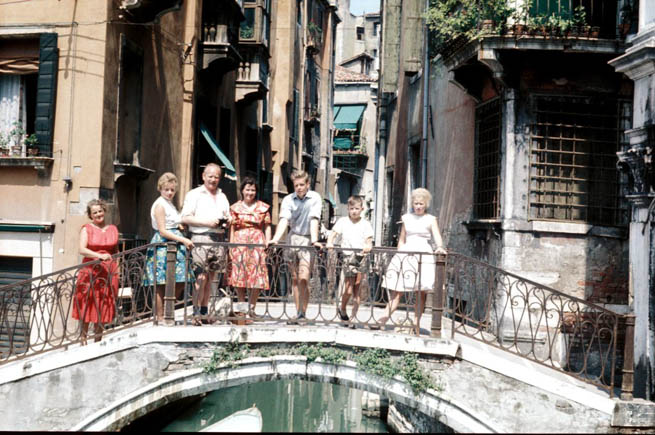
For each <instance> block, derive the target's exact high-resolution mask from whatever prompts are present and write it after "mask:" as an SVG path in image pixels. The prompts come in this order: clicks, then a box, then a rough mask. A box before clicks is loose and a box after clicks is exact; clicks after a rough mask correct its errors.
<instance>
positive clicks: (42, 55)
mask: <svg viewBox="0 0 655 435" xmlns="http://www.w3.org/2000/svg"><path fill="white" fill-rule="evenodd" d="M58 67H59V49H58V48H57V34H56V33H42V34H41V38H40V41H39V78H38V81H37V91H36V118H35V121H34V130H35V132H36V137H37V139H38V141H39V142H38V146H39V148H40V149H39V154H40V155H42V156H52V130H53V125H54V124H53V121H54V118H55V95H56V91H57V70H58Z"/></svg>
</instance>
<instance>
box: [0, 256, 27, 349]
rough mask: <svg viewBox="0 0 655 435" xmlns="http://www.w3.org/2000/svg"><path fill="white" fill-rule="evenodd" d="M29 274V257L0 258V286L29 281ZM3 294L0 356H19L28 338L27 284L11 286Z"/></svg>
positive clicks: (25, 346) (25, 347)
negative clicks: (3, 320) (3, 317)
mask: <svg viewBox="0 0 655 435" xmlns="http://www.w3.org/2000/svg"><path fill="white" fill-rule="evenodd" d="M32 273H33V271H32V257H0V286H3V285H10V284H13V283H16V282H19V281H22V280H26V279H30V278H32ZM4 292H5V294H4V295H3V314H4V316H5V322H3V325H2V327H0V354H5V355H6V354H8V353H9V351H11V352H14V353H17V354H18V353H23V352H25V350H26V349H27V344H28V342H29V337H30V311H31V308H32V301H31V299H32V298H31V288H30V284H29V283H27V284H25V285H20V286H14V287H11V288H9V289H6V290H4ZM10 346H11V347H10Z"/></svg>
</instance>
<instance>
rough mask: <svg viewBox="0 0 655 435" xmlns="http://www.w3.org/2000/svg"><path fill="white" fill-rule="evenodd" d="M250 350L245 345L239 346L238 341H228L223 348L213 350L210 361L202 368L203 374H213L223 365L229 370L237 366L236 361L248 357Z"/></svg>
mask: <svg viewBox="0 0 655 435" xmlns="http://www.w3.org/2000/svg"><path fill="white" fill-rule="evenodd" d="M249 352H250V348H249V346H248V345H247V344H241V343H239V342H238V341H230V342H228V343H226V344H225V346H224V347H221V348H218V349H214V352H213V353H212V356H211V359H210V360H209V362H208V363H207V364H205V366H204V367H203V369H204V372H205V373H213V372H215V371H216V370H218V368H219V367H220V366H222V365H223V364H228V365H229V367H230V368H234V367H236V366H237V361H239V360H242V359H244V358H246V357H247V356H248V353H249Z"/></svg>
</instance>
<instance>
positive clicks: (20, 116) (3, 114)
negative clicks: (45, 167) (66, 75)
mask: <svg viewBox="0 0 655 435" xmlns="http://www.w3.org/2000/svg"><path fill="white" fill-rule="evenodd" d="M58 67H59V49H58V48H57V34H56V33H43V34H41V35H40V37H39V38H38V39H37V38H16V39H6V40H3V41H2V52H0V134H2V137H3V138H7V135H8V134H9V133H10V132H12V131H17V130H15V129H14V127H17V126H18V124H20V128H21V129H23V130H25V132H26V133H27V134H28V135H29V134H32V133H34V134H35V135H36V138H37V141H38V142H37V145H36V146H37V147H38V148H39V154H40V155H41V156H46V157H51V156H52V130H53V121H54V112H55V107H54V106H55V95H56V89H57V71H58ZM37 89H38V90H39V92H37ZM3 142H4V141H3ZM11 144H15V139H13V138H12V139H11V140H10V141H8V143H7V145H8V146H9V145H11ZM18 145H19V144H18ZM23 148H24V147H23ZM21 154H22V155H25V149H23V150H22V152H21Z"/></svg>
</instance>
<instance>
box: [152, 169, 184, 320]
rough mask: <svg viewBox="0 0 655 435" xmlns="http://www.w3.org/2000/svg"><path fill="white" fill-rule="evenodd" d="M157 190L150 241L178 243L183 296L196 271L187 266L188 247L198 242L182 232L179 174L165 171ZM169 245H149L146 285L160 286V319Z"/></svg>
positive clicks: (177, 265)
mask: <svg viewBox="0 0 655 435" xmlns="http://www.w3.org/2000/svg"><path fill="white" fill-rule="evenodd" d="M157 190H159V193H160V196H159V198H157V199H156V200H155V202H154V203H153V204H152V207H151V208H150V221H151V224H152V229H153V231H154V234H153V236H152V240H150V243H159V244H162V243H166V242H168V241H174V242H177V243H178V246H177V254H176V257H175V296H176V297H177V298H178V299H179V298H180V296H181V295H182V291H183V290H184V286H185V282H187V281H190V282H193V279H194V278H193V273H192V272H191V270H187V267H186V266H187V264H186V257H187V250H192V249H193V247H194V245H193V242H192V241H191V240H189V239H188V238H186V237H184V235H183V234H182V231H181V229H182V224H181V221H182V218H181V216H180V212H179V211H178V210H177V207H175V204H173V198H174V197H175V194H176V193H177V177H176V176H175V174H173V173H171V172H166V173H164V174H163V175H162V176H161V177H159V180H158V181H157ZM166 265H167V263H166V246H165V245H160V246H158V247H157V248H156V249H154V248H149V249H148V252H147V259H146V276H145V279H144V284H145V285H146V286H150V285H156V287H157V293H156V295H157V320H162V319H163V317H164V290H165V289H164V287H165V284H166Z"/></svg>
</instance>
